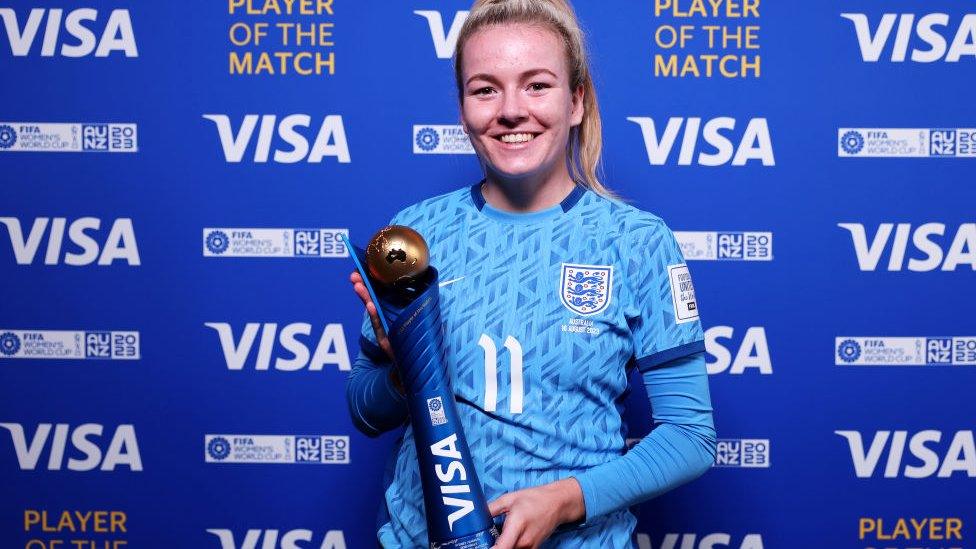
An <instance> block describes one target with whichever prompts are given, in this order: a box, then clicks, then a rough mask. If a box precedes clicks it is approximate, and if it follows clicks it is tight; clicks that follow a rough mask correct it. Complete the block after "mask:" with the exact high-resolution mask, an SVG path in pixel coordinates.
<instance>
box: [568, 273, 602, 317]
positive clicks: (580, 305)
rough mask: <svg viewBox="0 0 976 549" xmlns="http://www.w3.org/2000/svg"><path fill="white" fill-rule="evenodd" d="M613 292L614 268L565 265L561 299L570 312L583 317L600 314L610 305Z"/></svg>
mask: <svg viewBox="0 0 976 549" xmlns="http://www.w3.org/2000/svg"><path fill="white" fill-rule="evenodd" d="M612 290H613V267H612V266H610V265H572V264H569V263H563V271H562V276H561V277H560V280H559V298H560V299H562V302H563V305H565V306H566V308H567V309H569V310H570V311H573V312H574V313H576V314H578V315H583V316H589V315H593V314H596V313H599V312H600V311H602V310H604V309H606V308H607V305H609V304H610V292H611V291H612Z"/></svg>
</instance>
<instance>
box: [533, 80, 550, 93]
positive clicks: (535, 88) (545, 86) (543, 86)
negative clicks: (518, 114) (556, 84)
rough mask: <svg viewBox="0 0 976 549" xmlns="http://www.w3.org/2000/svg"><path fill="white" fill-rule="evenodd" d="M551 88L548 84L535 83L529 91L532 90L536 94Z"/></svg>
mask: <svg viewBox="0 0 976 549" xmlns="http://www.w3.org/2000/svg"><path fill="white" fill-rule="evenodd" d="M551 87H552V86H550V85H549V84H546V83H545V82H533V83H531V84H529V89H530V90H532V91H534V92H538V91H542V90H545V89H548V88H551Z"/></svg>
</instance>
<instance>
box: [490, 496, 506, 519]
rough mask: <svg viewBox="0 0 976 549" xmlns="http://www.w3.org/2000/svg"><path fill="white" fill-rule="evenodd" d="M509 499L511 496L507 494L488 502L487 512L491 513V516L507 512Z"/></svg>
mask: <svg viewBox="0 0 976 549" xmlns="http://www.w3.org/2000/svg"><path fill="white" fill-rule="evenodd" d="M511 499H512V498H511V496H510V495H509V494H503V495H501V496H499V497H498V498H496V499H495V500H494V501H492V502H491V503H489V504H488V512H489V513H491V516H493V517H497V516H498V515H501V514H504V513H507V512H508V509H509V508H510V507H511V504H512V502H511Z"/></svg>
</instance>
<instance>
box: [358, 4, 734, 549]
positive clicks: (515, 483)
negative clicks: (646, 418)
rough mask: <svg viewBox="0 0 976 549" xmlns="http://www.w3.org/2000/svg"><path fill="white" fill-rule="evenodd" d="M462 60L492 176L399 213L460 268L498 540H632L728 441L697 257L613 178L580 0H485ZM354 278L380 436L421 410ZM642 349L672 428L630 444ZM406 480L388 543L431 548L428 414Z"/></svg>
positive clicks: (463, 86)
mask: <svg viewBox="0 0 976 549" xmlns="http://www.w3.org/2000/svg"><path fill="white" fill-rule="evenodd" d="M455 71H456V76H457V85H458V95H459V100H460V109H461V120H462V123H463V126H464V129H465V131H466V132H467V133H468V135H469V137H470V138H471V142H472V144H473V146H474V148H475V151H476V152H477V154H478V158H479V160H480V161H481V164H482V167H483V169H484V173H485V178H484V180H483V181H482V182H480V183H479V184H476V185H473V186H471V187H464V188H462V189H459V190H457V191H454V192H451V193H448V194H445V195H441V196H437V197H434V198H431V199H428V200H425V201H423V202H421V203H419V204H416V205H414V206H411V207H408V208H406V209H405V210H403V211H401V212H400V213H398V214H397V215H396V216H395V217H394V219H393V221H392V223H396V224H401V225H408V226H410V227H413V228H414V229H416V230H417V231H419V232H420V233H421V234H422V235H423V236H424V238H425V239H426V241H427V243H428V245H429V246H430V256H431V264H433V265H436V266H437V268H438V270H439V271H440V273H441V280H442V283H441V284H442V288H441V291H440V294H441V309H442V317H443V322H444V328H445V332H444V333H445V344H446V345H447V346H448V349H447V358H448V363H449V368H450V370H451V381H452V389H453V391H454V393H455V397H456V400H457V402H458V413H459V415H460V418H461V420H462V423H463V426H464V430H465V434H466V436H467V439H468V443H469V446H470V450H471V454H472V458H473V460H474V463H475V465H476V467H477V469H478V476H479V478H480V480H481V482H482V484H483V485H484V489H485V495H486V497H488V499H489V500H490V502H491V503H490V510H491V513H492V514H493V515H495V516H499V515H504V525H503V528H502V534H501V537H500V538H499V539H498V541H497V545H496V547H499V548H505V549H507V548H511V547H539V546H540V545H543V544H544V545H545V546H546V547H574V548H576V547H600V548H604V547H625V546H630V545H632V541H631V537H632V534H633V529H634V526H635V524H636V520H635V518H634V516H633V515H632V514H631V513H630V512H629V511H628V507H629V506H631V505H633V504H635V503H638V502H640V501H643V500H646V499H648V498H651V497H654V496H657V495H659V494H661V493H663V492H665V491H667V490H670V489H672V488H674V487H675V486H678V485H679V484H682V483H684V482H687V481H689V480H691V479H693V478H695V477H697V476H699V475H701V474H702V473H703V472H704V471H706V470H707V469H708V468H709V467H710V465H711V463H712V461H713V459H714V452H715V431H714V429H713V426H712V417H711V411H712V410H711V404H710V400H709V394H708V385H707V374H706V370H705V359H704V343H703V335H702V329H701V324H700V322H699V320H698V316H697V309H696V308H695V303H694V297H693V295H694V294H693V289H692V288H691V285H690V277H689V276H688V274H687V267H685V266H684V260H683V259H682V257H681V253H680V251H679V249H678V246H677V243H676V242H675V239H674V236H673V235H672V233H671V231H670V229H668V227H667V226H666V225H665V224H664V222H663V221H662V220H661V219H660V218H659V217H657V216H654V215H653V214H650V213H647V212H642V211H640V210H638V209H636V208H634V207H632V206H629V205H626V204H623V203H621V202H619V201H617V200H616V199H614V198H613V197H612V195H611V194H610V192H609V191H607V189H606V188H604V187H603V185H601V184H600V182H599V181H598V180H597V177H596V166H597V164H598V161H599V155H600V148H601V135H600V115H599V111H598V110H597V102H596V96H595V90H594V87H593V82H592V79H591V77H590V72H589V68H588V66H587V60H586V56H585V52H584V48H583V43H582V37H581V32H580V29H579V26H578V23H577V21H576V18H575V15H574V14H573V12H572V9H571V8H570V7H569V6H568V5H567V4H566V3H565V2H564V1H563V0H478V1H476V2H475V4H474V7H473V8H472V10H471V12H470V14H469V15H468V18H467V21H466V22H465V24H464V26H463V28H462V29H461V31H460V34H459V38H458V43H457V50H456V60H455ZM350 279H351V281H352V283H353V287H354V289H355V291H356V293H357V295H359V297H360V298H361V299H362V300H363V302H364V303H365V306H366V311H367V313H368V315H367V317H368V319H367V320H366V321H364V323H363V337H362V338H361V347H362V352H361V353H360V355H359V357H358V359H357V360H356V363H355V366H354V368H353V371H352V374H351V375H350V378H349V385H348V393H347V396H348V399H349V404H350V410H351V413H352V415H353V418H354V421H355V423H356V425H357V428H359V429H360V430H362V431H363V432H365V433H367V434H370V435H376V434H379V433H381V432H384V431H388V430H390V429H393V428H396V427H399V426H401V425H403V424H404V422H405V421H406V419H407V415H406V414H407V412H406V407H405V405H404V397H403V395H402V393H401V392H400V389H399V388H398V381H397V379H396V377H395V375H393V371H392V369H391V368H389V363H390V362H389V356H390V350H389V342H388V340H387V339H386V337H385V335H384V334H383V332H382V328H381V327H380V325H379V322H378V320H377V318H376V307H375V305H374V304H373V303H372V302H371V301H370V298H369V295H368V292H367V291H366V289H365V287H364V286H363V284H362V279H361V278H360V277H359V275H358V274H356V273H353V275H352V276H351V277H350ZM377 334H378V336H377ZM633 367H636V368H638V370H639V371H640V372H641V373H642V375H643V380H644V385H645V387H646V389H647V392H648V396H649V398H650V401H651V405H652V408H653V418H654V422H655V424H656V428H655V429H654V430H653V431H652V432H651V434H649V435H648V436H647V437H645V438H644V439H643V440H642V441H641V442H639V443H638V444H637V445H636V446H634V447H633V448H632V449H631V450H630V451H628V452H627V453H626V454H624V451H625V439H624V427H623V422H622V420H621V401H622V397H623V395H624V394H625V393H626V390H627V386H628V385H627V377H628V373H629V371H630V368H633ZM387 483H388V484H387V486H388V488H387V490H386V494H385V495H386V505H385V509H383V512H381V520H380V525H379V531H378V537H379V539H380V542H381V543H382V544H383V545H384V546H385V547H426V546H427V537H426V531H425V521H424V514H423V501H422V495H421V492H420V480H419V471H418V467H417V456H416V451H415V448H414V443H413V439H412V432H411V429H410V427H409V426H408V427H407V429H406V430H405V432H404V435H403V437H402V439H401V440H400V441H399V443H398V445H397V447H396V448H395V450H394V456H393V463H392V464H391V470H390V471H388V475H387ZM557 528H558V529H557Z"/></svg>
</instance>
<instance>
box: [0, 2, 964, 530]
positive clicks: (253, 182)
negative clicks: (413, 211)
mask: <svg viewBox="0 0 976 549" xmlns="http://www.w3.org/2000/svg"><path fill="white" fill-rule="evenodd" d="M468 6H469V4H468V2H466V1H460V0H439V1H437V2H433V1H420V0H410V1H408V2H390V3H387V2H379V1H375V0H374V1H361V2H353V1H350V0H335V1H334V2H330V1H321V2H317V1H315V0H312V1H306V2H305V3H302V2H301V1H300V0H299V1H298V2H292V3H290V4H289V3H288V1H285V0H282V1H279V2H275V1H273V0H268V1H267V2H265V0H251V1H250V2H247V1H246V0H230V1H229V2H188V1H183V2H179V1H178V2H143V3H130V2H124V1H122V0H116V1H109V2H101V1H98V2H94V1H89V2H83V3H75V2H66V1H63V0H57V1H53V2H43V3H42V2H26V1H24V0H15V1H14V2H13V3H10V2H7V3H4V4H2V5H0V16H2V19H3V23H4V30H3V31H0V35H3V36H4V39H3V40H0V74H2V77H0V78H2V86H0V105H2V108H0V166H2V173H3V174H4V178H3V185H2V187H3V188H2V198H0V280H2V282H3V284H2V287H3V292H2V296H3V297H2V300H0V426H2V427H3V428H2V429H0V479H2V493H3V496H2V497H0V540H2V542H0V545H2V546H3V547H26V548H38V549H39V548H47V547H84V548H90V549H94V548H96V547H97V548H107V547H116V548H117V547H125V546H129V547H223V548H228V547H233V548H243V547H247V548H256V547H262V548H265V549H270V548H275V547H372V546H374V544H375V537H374V532H375V527H374V517H375V513H376V509H377V506H378V505H379V504H380V501H381V489H380V477H381V471H382V469H383V465H384V462H385V459H386V457H387V455H388V454H389V451H390V446H391V444H392V443H393V442H394V440H395V437H396V433H391V434H388V435H385V436H383V437H380V438H379V439H368V438H366V437H364V436H362V435H360V434H359V433H358V432H356V431H355V429H354V428H353V426H352V424H351V422H350V419H349V416H348V413H347V411H346V404H345V396H344V387H345V379H346V376H347V375H348V367H349V364H350V356H353V357H354V356H355V353H356V352H357V339H358V330H359V323H360V320H361V314H362V309H361V305H360V304H359V302H358V300H357V299H356V298H355V296H354V295H353V294H352V292H351V291H350V289H349V288H348V282H347V277H348V273H349V272H350V270H351V262H350V261H349V259H348V258H347V251H346V250H345V249H344V248H342V246H341V245H340V244H339V240H338V238H337V235H338V234H339V233H340V232H343V231H348V234H349V235H350V238H351V239H352V240H353V241H354V242H359V243H363V242H365V241H366V240H367V239H368V238H369V236H370V235H371V234H372V233H373V231H374V230H375V229H377V228H378V227H380V226H382V225H384V224H385V223H386V222H387V221H388V220H389V218H390V217H391V216H392V215H393V213H395V212H396V211H397V210H399V209H400V208H402V207H404V206H406V205H409V204H412V203H414V202H416V201H418V200H420V199H422V198H425V197H428V196H432V195H435V194H440V193H442V192H446V191H448V190H452V189H455V188H457V187H459V186H463V185H470V184H471V183H473V182H475V181H477V179H478V178H479V177H480V172H479V168H478V165H477V162H476V158H475V157H474V156H473V155H471V154H470V152H469V151H470V149H469V145H468V144H467V143H466V142H465V140H464V138H463V136H460V137H459V135H458V129H457V124H458V123H459V122H458V108H457V102H456V92H455V89H454V84H453V70H452V65H451V60H450V59H449V57H450V54H451V52H452V51H453V45H454V39H455V38H456V30H457V29H459V28H460V24H461V22H462V21H463V17H464V15H465V13H464V12H463V10H465V9H467V8H468ZM576 7H577V11H578V14H579V16H580V19H581V21H582V22H583V24H584V26H585V27H586V30H587V34H588V37H589V46H590V49H591V53H592V65H593V69H594V72H595V75H596V84H597V88H598V94H599V100H600V105H601V113H602V116H603V123H604V145H605V149H604V151H605V154H604V165H605V181H606V183H607V184H608V186H610V187H611V188H613V189H615V190H616V191H618V192H619V193H620V194H621V195H623V196H624V197H625V198H626V199H627V200H629V201H631V202H632V203H634V204H636V205H638V206H639V207H641V208H643V209H645V210H649V211H651V212H654V213H656V214H658V215H660V216H661V217H663V218H664V219H665V220H666V221H667V222H668V224H669V225H670V226H671V228H672V229H674V230H675V232H676V235H677V236H678V238H679V241H680V243H681V244H682V249H683V251H684V253H685V256H686V258H687V259H688V261H689V265H690V268H691V271H692V273H693V276H694V279H695V285H696V287H697V289H698V294H697V295H698V300H699V303H700V307H701V316H702V320H703V323H704V325H705V328H706V340H707V341H706V343H707V350H708V353H709V368H710V373H711V374H712V375H711V376H710V382H711V391H712V399H713V403H714V406H715V410H716V412H715V420H716V427H717V430H718V434H719V437H720V439H721V441H720V447H719V456H718V459H717V463H716V467H715V468H713V470H712V471H710V472H709V473H707V474H706V475H705V476H704V477H702V478H701V479H700V480H698V481H696V482H694V483H693V484H691V485H688V486H686V487H682V488H680V489H678V490H675V491H674V492H672V493H669V494H667V495H665V496H663V497H661V498H658V499H657V500H654V501H651V502H648V503H646V504H644V505H642V506H640V508H639V509H638V512H639V514H640V524H639V527H638V535H637V542H638V545H639V547H641V548H642V549H646V548H650V547H654V548H662V547H663V548H666V549H679V548H680V549H694V548H702V549H708V548H712V547H715V548H718V547H736V548H739V547H745V548H757V547H860V548H875V547H876V548H881V547H884V548H889V547H890V548H896V547H897V548H909V547H945V548H949V547H960V548H961V547H969V546H971V544H972V543H973V542H972V541H971V540H972V538H973V535H972V534H970V530H969V528H970V526H971V524H972V521H973V520H976V512H974V510H973V509H974V507H973V504H972V490H973V482H974V477H976V448H974V444H973V417H974V412H976V406H974V404H973V399H972V397H971V394H970V393H971V391H972V386H973V385H972V384H973V380H974V377H973V376H974V371H976V369H974V368H972V366H976V323H974V321H973V316H972V310H973V306H974V304H976V299H974V270H976V219H974V209H973V207H974V206H973V205H974V200H976V189H974V187H973V183H974V181H976V178H974V175H976V171H974V166H976V129H973V127H974V126H976V107H974V103H973V100H972V88H973V86H972V84H973V82H974V79H973V75H974V67H976V65H974V62H976V11H974V9H973V6H972V4H969V3H960V2H952V1H942V0H939V1H926V2H922V1H919V0H914V1H907V0H897V1H895V0H890V1H884V2H882V1H878V0H848V1H844V2H783V1H780V2H763V3H761V4H760V2H759V0H742V1H740V2H731V1H730V0H722V1H718V0H715V2H711V1H709V2H700V1H698V2H692V1H689V0H670V1H669V0H655V1H616V2H609V3H608V2H596V1H588V0H579V1H578V2H577V6H576ZM296 25H297V26H296ZM296 30H299V31H300V32H301V33H300V34H297V33H296ZM710 38H711V41H710ZM967 126H969V128H968V129H967ZM635 389H637V386H636V385H635ZM628 404H629V411H628V413H629V415H630V418H629V419H630V423H631V425H632V430H631V432H632V436H640V435H643V434H645V433H646V432H647V430H648V428H649V422H650V414H649V410H648V403H647V399H646V397H645V396H644V395H643V391H642V390H635V391H633V393H632V397H631V399H630V401H629V403H628ZM913 521H914V522H913Z"/></svg>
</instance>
